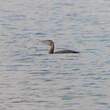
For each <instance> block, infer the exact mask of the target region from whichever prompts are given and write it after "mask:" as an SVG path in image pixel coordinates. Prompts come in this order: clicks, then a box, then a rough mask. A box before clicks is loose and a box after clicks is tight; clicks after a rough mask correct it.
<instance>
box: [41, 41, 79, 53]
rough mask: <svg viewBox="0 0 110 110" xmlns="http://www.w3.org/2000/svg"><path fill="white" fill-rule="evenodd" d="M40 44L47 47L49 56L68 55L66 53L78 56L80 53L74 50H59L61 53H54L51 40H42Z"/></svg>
mask: <svg viewBox="0 0 110 110" xmlns="http://www.w3.org/2000/svg"><path fill="white" fill-rule="evenodd" d="M42 42H43V43H45V44H47V45H48V46H49V51H48V53H49V54H68V53H75V54H78V53H80V52H79V51H74V50H61V51H55V52H54V48H55V45H54V42H53V41H52V40H43V41H42Z"/></svg>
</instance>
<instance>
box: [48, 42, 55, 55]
mask: <svg viewBox="0 0 110 110" xmlns="http://www.w3.org/2000/svg"><path fill="white" fill-rule="evenodd" d="M53 53H54V43H53V44H52V45H51V46H50V49H49V54H53Z"/></svg>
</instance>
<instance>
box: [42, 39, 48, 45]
mask: <svg viewBox="0 0 110 110" xmlns="http://www.w3.org/2000/svg"><path fill="white" fill-rule="evenodd" d="M41 43H43V44H46V45H49V42H48V40H42V41H41Z"/></svg>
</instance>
